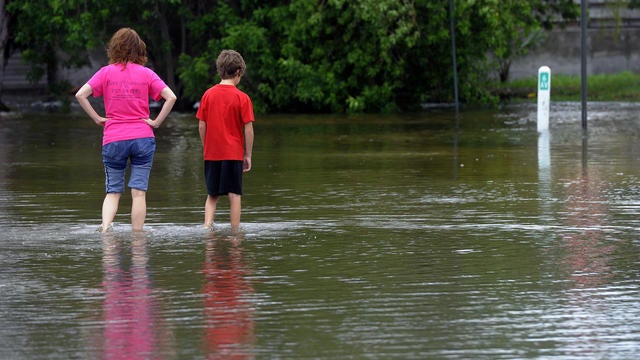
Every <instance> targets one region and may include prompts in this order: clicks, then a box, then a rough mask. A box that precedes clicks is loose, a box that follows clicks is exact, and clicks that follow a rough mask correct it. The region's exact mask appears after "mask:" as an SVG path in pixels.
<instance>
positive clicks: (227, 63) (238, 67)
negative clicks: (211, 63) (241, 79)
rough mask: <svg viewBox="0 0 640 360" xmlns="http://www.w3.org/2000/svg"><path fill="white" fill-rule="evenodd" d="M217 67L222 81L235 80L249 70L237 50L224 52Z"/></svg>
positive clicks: (219, 57)
mask: <svg viewBox="0 0 640 360" xmlns="http://www.w3.org/2000/svg"><path fill="white" fill-rule="evenodd" d="M216 67H217V68H218V75H220V78H222V80H225V79H233V78H234V77H235V76H236V75H241V76H242V75H244V72H245V70H246V69H247V65H246V64H245V62H244V59H243V58H242V55H240V53H239V52H237V51H235V50H222V51H221V52H220V55H218V59H217V60H216Z"/></svg>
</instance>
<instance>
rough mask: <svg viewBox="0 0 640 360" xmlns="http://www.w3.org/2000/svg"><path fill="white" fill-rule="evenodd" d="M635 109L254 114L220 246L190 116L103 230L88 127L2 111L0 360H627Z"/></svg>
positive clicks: (639, 343)
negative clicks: (138, 199) (132, 216)
mask: <svg viewBox="0 0 640 360" xmlns="http://www.w3.org/2000/svg"><path fill="white" fill-rule="evenodd" d="M639 113H640V105H638V104H625V103H591V104H589V123H588V126H589V128H588V136H587V137H583V133H582V130H581V128H580V104H577V103H554V104H552V107H551V120H550V123H551V131H550V136H539V135H538V134H537V133H536V125H535V119H536V114H535V107H534V106H532V105H514V106H509V107H506V108H504V109H502V110H500V111H493V112H477V111H468V112H464V113H462V114H461V115H460V116H458V117H456V116H454V115H453V114H452V113H451V112H449V111H437V110H436V111H429V112H425V113H420V114H407V115H400V116H378V115H360V116H330V115H317V116H307V115H279V116H275V115H270V116H263V117H259V118H258V120H257V122H256V123H255V133H256V143H255V148H254V158H253V163H254V164H253V165H254V168H253V170H252V171H251V172H250V173H248V174H246V175H245V194H244V196H243V217H242V222H243V225H242V230H241V232H240V233H239V234H237V235H236V234H232V233H231V232H230V230H229V226H228V224H227V222H228V202H226V201H225V200H222V201H221V204H220V205H219V211H218V215H217V218H216V222H217V224H218V225H217V228H216V230H215V231H214V232H207V231H204V230H203V229H202V228H201V222H202V218H203V211H202V210H203V205H204V200H205V190H204V186H203V176H202V164H201V154H200V151H201V150H200V145H199V139H198V135H197V123H196V120H194V117H193V115H192V114H186V115H180V114H173V115H172V116H171V118H170V119H169V120H168V123H166V125H167V126H166V127H163V128H161V129H159V130H157V139H158V151H157V154H156V158H155V163H154V168H153V171H152V179H151V184H150V190H149V192H148V217H147V223H146V226H145V231H144V232H142V233H132V232H131V230H130V225H129V213H128V212H129V210H130V196H129V195H125V196H124V197H123V199H122V202H121V205H120V212H119V215H118V217H117V218H116V225H115V227H114V231H113V232H112V233H110V234H106V235H103V234H100V233H98V232H96V229H97V228H98V226H99V223H100V220H99V217H100V206H101V202H102V198H103V183H104V178H103V177H104V175H103V172H102V167H101V159H100V146H99V142H100V130H99V128H97V127H96V126H95V125H93V124H92V123H91V121H90V120H88V118H87V117H85V116H82V115H81V114H79V113H74V114H72V115H59V114H50V113H28V112H26V113H20V114H18V113H12V114H1V115H0V323H1V324H2V326H0V359H100V358H103V359H203V358H211V359H214V358H220V359H230V358H234V359H243V358H244V359H253V358H255V359H298V358H313V359H340V358H350V359H359V358H369V359H391V358H398V359H514V358H544V359H584V358H592V359H593V358H606V359H631V358H637V357H638V356H640V276H639V275H640V272H639V268H640V238H639V235H640V219H639V217H638V213H640V141H639V140H640V117H639V116H638V114H639Z"/></svg>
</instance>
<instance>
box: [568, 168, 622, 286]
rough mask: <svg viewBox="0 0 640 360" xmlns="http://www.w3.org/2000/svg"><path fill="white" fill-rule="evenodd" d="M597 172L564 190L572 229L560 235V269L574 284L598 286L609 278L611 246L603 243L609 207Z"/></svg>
mask: <svg viewBox="0 0 640 360" xmlns="http://www.w3.org/2000/svg"><path fill="white" fill-rule="evenodd" d="M602 187H603V184H602V183H601V182H600V179H599V178H598V176H597V172H595V171H593V170H591V171H590V173H588V172H587V171H586V170H584V171H583V173H582V175H581V176H580V177H579V178H578V179H576V180H575V181H573V182H571V183H570V184H569V186H568V188H567V196H568V198H567V201H566V207H567V212H568V213H567V224H568V225H570V226H571V227H572V228H575V230H574V231H573V232H571V233H568V234H565V235H564V236H563V243H562V247H563V248H564V250H565V252H566V254H565V256H564V259H563V268H564V269H566V270H567V271H568V272H569V273H570V278H571V280H572V281H574V283H576V284H580V285H583V286H587V287H588V286H597V285H599V284H602V283H604V282H605V281H606V279H607V278H609V277H610V276H611V271H610V266H609V264H608V261H609V255H610V254H611V253H612V252H613V251H614V247H613V246H612V245H606V244H605V243H603V240H604V234H603V231H602V228H603V226H604V225H605V224H606V222H607V216H608V210H609V208H608V205H607V201H606V199H605V198H604V196H603V193H602Z"/></svg>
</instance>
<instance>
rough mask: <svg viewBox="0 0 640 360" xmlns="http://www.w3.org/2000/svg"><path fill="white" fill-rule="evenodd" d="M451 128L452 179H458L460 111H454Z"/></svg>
mask: <svg viewBox="0 0 640 360" xmlns="http://www.w3.org/2000/svg"><path fill="white" fill-rule="evenodd" d="M455 117H456V118H455V129H454V130H453V179H454V180H456V179H458V133H459V132H460V113H458V112H457V111H456V115H455Z"/></svg>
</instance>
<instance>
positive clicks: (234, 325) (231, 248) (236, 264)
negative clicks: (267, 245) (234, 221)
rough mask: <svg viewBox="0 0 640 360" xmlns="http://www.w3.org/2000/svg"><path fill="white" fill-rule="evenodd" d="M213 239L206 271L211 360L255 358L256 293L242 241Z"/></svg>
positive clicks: (208, 243)
mask: <svg viewBox="0 0 640 360" xmlns="http://www.w3.org/2000/svg"><path fill="white" fill-rule="evenodd" d="M209 236H211V238H209V239H207V240H206V249H205V263H204V269H203V273H204V275H205V284H204V289H203V291H204V294H205V304H204V307H205V308H204V313H205V326H206V335H205V339H204V340H205V352H206V356H207V359H247V358H251V357H253V356H252V352H251V347H252V346H253V343H254V324H253V308H252V307H251V304H250V303H249V301H248V300H249V297H250V296H251V294H252V293H253V292H254V290H253V288H252V287H251V285H250V284H249V281H248V280H247V279H246V276H247V269H246V265H245V263H244V259H243V254H242V248H241V247H240V240H239V239H238V238H236V237H234V238H221V237H220V238H216V235H215V234H210V235H209Z"/></svg>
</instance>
